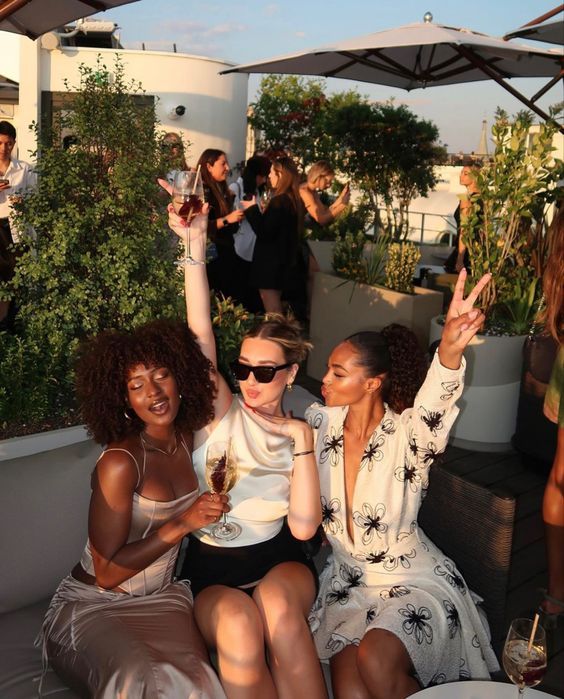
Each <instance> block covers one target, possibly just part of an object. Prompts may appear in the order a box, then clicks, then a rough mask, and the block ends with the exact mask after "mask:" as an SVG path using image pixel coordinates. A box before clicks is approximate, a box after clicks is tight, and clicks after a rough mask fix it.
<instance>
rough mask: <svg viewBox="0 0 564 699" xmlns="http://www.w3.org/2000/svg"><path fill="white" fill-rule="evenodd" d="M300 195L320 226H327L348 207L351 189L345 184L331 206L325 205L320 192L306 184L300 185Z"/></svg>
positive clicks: (309, 212) (307, 209)
mask: <svg viewBox="0 0 564 699" xmlns="http://www.w3.org/2000/svg"><path fill="white" fill-rule="evenodd" d="M300 196H301V198H302V201H303V203H304V206H305V208H306V211H307V212H308V214H309V215H310V216H311V217H312V218H313V219H314V220H315V221H317V223H319V225H320V226H327V225H328V224H330V223H332V222H333V221H334V220H335V219H336V218H337V216H339V214H341V213H342V212H343V211H344V210H345V209H346V207H347V205H348V203H349V199H350V190H349V185H348V184H347V185H345V186H344V187H343V189H342V191H341V193H340V194H339V196H338V197H337V199H335V201H334V202H333V203H332V204H331V205H330V206H325V204H323V202H322V201H321V199H320V198H319V196H318V194H317V193H316V192H312V191H311V189H310V188H309V187H308V186H307V185H306V184H303V185H302V186H301V187H300Z"/></svg>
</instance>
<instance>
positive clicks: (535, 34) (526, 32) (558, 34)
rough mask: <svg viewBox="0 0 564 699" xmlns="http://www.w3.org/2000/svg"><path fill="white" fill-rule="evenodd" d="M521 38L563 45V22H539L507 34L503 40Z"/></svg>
mask: <svg viewBox="0 0 564 699" xmlns="http://www.w3.org/2000/svg"><path fill="white" fill-rule="evenodd" d="M518 37H521V38H523V39H529V40H533V41H543V42H545V43H547V44H557V45H560V46H562V45H564V22H563V21H562V20H561V19H559V20H552V22H540V23H539V24H534V25H531V26H528V27H521V28H520V29H515V30H514V31H512V32H508V33H507V34H506V35H505V36H504V39H515V38H518Z"/></svg>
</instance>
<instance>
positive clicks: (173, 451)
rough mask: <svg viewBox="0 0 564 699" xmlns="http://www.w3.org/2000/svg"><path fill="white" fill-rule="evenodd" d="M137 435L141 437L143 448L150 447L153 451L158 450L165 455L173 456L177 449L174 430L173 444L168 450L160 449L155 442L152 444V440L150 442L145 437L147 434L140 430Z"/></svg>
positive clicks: (176, 437) (176, 438)
mask: <svg viewBox="0 0 564 699" xmlns="http://www.w3.org/2000/svg"><path fill="white" fill-rule="evenodd" d="M139 437H140V439H141V444H142V445H143V449H145V448H146V447H148V448H149V449H152V450H153V451H158V452H160V453H161V454H164V455H165V456H174V455H175V454H176V452H177V451H178V435H177V434H176V430H175V431H174V446H173V447H172V449H170V450H169V451H167V450H166V449H161V448H160V447H158V446H157V445H156V444H153V442H151V440H150V439H148V438H147V435H146V434H145V433H144V432H140V433H139Z"/></svg>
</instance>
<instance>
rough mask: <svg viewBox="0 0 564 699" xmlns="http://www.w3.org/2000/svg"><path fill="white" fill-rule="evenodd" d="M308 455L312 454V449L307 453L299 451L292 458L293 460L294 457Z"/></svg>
mask: <svg viewBox="0 0 564 699" xmlns="http://www.w3.org/2000/svg"><path fill="white" fill-rule="evenodd" d="M308 454H313V449H309V450H308V451H299V452H298V453H297V454H294V455H293V456H292V458H293V459H295V458H296V456H307V455H308Z"/></svg>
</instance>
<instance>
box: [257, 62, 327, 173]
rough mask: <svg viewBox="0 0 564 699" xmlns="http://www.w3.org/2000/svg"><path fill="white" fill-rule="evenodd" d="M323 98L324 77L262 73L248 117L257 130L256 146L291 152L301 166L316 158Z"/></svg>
mask: <svg viewBox="0 0 564 699" xmlns="http://www.w3.org/2000/svg"><path fill="white" fill-rule="evenodd" d="M326 102H327V97H326V96H325V81H323V80H315V79H305V78H302V77H298V76H295V75H289V76H281V75H267V76H265V77H264V78H263V79H262V80H261V83H260V88H259V95H258V98H257V100H256V102H254V103H253V104H252V105H251V107H252V114H251V116H250V117H249V122H250V124H251V125H252V126H253V127H254V128H255V129H257V131H258V132H259V139H258V143H257V147H258V148H259V149H261V150H273V151H277V150H285V151H287V152H290V153H291V154H292V156H293V157H294V158H295V159H296V161H297V162H298V163H299V164H300V165H301V166H302V168H304V167H306V166H307V165H308V164H310V163H312V162H315V161H316V160H318V159H319V151H318V143H319V141H320V139H321V138H322V136H323V118H322V115H323V112H324V110H325V106H326Z"/></svg>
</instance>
